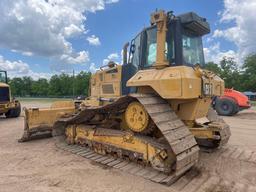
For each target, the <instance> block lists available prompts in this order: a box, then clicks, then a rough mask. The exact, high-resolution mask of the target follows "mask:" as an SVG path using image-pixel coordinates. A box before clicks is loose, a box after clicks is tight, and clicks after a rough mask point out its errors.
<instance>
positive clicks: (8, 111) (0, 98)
mask: <svg viewBox="0 0 256 192" xmlns="http://www.w3.org/2000/svg"><path fill="white" fill-rule="evenodd" d="M7 83H8V82H7V72H6V71H1V70H0V116H1V115H5V116H6V118H15V117H19V116H20V112H21V107H20V102H19V101H18V100H16V99H14V98H12V96H11V90H10V86H9V85H8V84H7Z"/></svg>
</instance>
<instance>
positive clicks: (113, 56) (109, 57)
mask: <svg viewBox="0 0 256 192" xmlns="http://www.w3.org/2000/svg"><path fill="white" fill-rule="evenodd" d="M108 59H109V60H117V59H119V55H118V53H111V54H110V55H109V56H108Z"/></svg>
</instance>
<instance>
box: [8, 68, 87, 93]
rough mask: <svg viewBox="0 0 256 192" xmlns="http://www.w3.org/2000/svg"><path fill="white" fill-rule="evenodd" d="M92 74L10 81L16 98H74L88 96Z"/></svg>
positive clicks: (25, 78)
mask: <svg viewBox="0 0 256 192" xmlns="http://www.w3.org/2000/svg"><path fill="white" fill-rule="evenodd" d="M90 77H91V73H90V72H83V71H82V72H80V73H79V74H78V75H75V76H73V75H68V74H64V73H62V74H60V75H53V76H52V77H51V78H50V79H49V80H48V79H45V78H39V79H38V80H33V79H32V78H31V77H27V76H25V77H22V78H20V77H15V78H12V79H9V82H8V83H9V85H10V86H11V91H12V95H14V96H16V97H64V96H65V97H73V96H80V95H83V96H88V90H89V81H90Z"/></svg>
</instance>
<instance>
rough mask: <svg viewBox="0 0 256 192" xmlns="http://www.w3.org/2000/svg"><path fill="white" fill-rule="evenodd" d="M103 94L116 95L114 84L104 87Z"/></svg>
mask: <svg viewBox="0 0 256 192" xmlns="http://www.w3.org/2000/svg"><path fill="white" fill-rule="evenodd" d="M102 92H103V94H114V87H113V85H112V84H106V85H102Z"/></svg>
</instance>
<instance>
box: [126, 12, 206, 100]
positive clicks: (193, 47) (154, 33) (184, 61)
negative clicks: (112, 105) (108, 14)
mask: <svg viewBox="0 0 256 192" xmlns="http://www.w3.org/2000/svg"><path fill="white" fill-rule="evenodd" d="M158 13H161V11H160V12H158ZM166 19H167V21H163V22H166V23H167V24H166V30H165V34H163V33H162V34H161V33H160V32H159V28H158V25H159V24H158V22H156V23H154V22H152V23H151V26H150V27H148V28H146V29H144V30H143V31H142V32H141V33H139V34H138V35H137V36H136V37H135V38H134V39H133V40H132V41H131V45H130V52H129V59H128V62H127V63H126V64H124V65H123V68H122V73H125V74H126V75H124V76H123V79H122V90H123V93H122V94H123V95H126V94H128V93H132V92H134V91H135V90H134V88H129V87H126V82H127V80H129V79H130V78H131V77H132V76H133V75H134V74H135V73H136V72H137V71H138V70H144V69H149V68H154V67H155V66H156V62H157V59H158V55H159V54H161V53H162V52H164V61H160V64H161V62H162V63H164V62H165V63H166V65H165V66H166V67H169V66H181V65H185V66H191V67H193V66H195V65H196V64H199V65H200V66H201V67H203V66H204V64H205V60H204V53H203V43H202V36H203V35H205V34H208V33H209V32H210V27H209V24H208V22H207V21H206V19H204V18H202V17H199V16H198V15H197V14H196V13H193V12H190V13H186V14H182V15H179V16H174V15H173V14H172V12H169V13H167V18H166ZM160 25H161V24H160ZM161 38H165V39H166V40H165V42H161V41H159V39H161ZM161 43H164V45H163V47H164V49H163V50H161V49H160V50H159V47H158V46H159V44H161Z"/></svg>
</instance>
